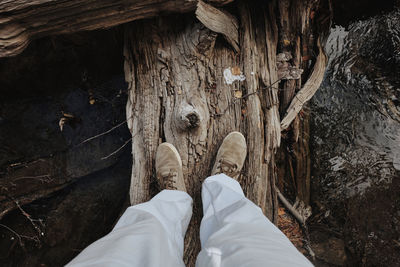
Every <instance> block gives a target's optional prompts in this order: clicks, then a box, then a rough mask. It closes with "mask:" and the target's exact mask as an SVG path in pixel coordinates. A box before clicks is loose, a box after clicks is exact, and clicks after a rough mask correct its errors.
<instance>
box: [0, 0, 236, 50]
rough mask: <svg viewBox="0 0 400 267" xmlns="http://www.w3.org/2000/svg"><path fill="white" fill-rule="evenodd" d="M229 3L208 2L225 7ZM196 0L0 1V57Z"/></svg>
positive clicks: (184, 7) (185, 7) (184, 8)
mask: <svg viewBox="0 0 400 267" xmlns="http://www.w3.org/2000/svg"><path fill="white" fill-rule="evenodd" d="M231 1H232V0H210V1H209V2H210V3H213V4H218V5H222V4H226V3H229V2H231ZM195 8H196V1H192V0H178V1H166V0H163V1H156V0H145V1H143V0H117V1H115V0H99V1H91V0H83V1H82V0H71V1H63V0H33V1H32V0H20V1H14V0H2V1H0V36H1V39H0V57H4V56H12V55H16V54H18V53H20V52H21V51H22V50H24V49H25V48H26V46H27V45H28V44H29V42H30V40H32V39H35V38H40V37H43V36H47V35H54V34H62V33H72V32H77V31H84V30H95V29H101V28H108V27H112V26H116V25H119V24H122V23H126V22H129V21H133V20H137V19H144V18H150V17H155V16H157V15H160V14H166V13H184V12H189V11H192V10H194V9H195Z"/></svg>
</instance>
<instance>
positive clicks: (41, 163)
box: [0, 28, 131, 266]
mask: <svg viewBox="0 0 400 267" xmlns="http://www.w3.org/2000/svg"><path fill="white" fill-rule="evenodd" d="M122 43H123V42H122V36H121V34H120V33H119V29H118V28H117V29H114V30H108V31H98V32H90V33H82V34H74V35H68V36H58V37H51V38H46V39H41V40H37V41H36V42H33V43H32V44H31V45H30V46H29V48H28V49H27V50H26V51H24V52H23V53H22V54H21V55H19V56H17V57H14V58H7V59H0V77H1V78H0V93H1V95H2V97H1V99H0V118H1V119H0V204H1V209H0V219H1V217H3V216H4V215H5V214H7V213H8V214H7V215H5V216H4V218H3V219H2V220H1V221H0V224H1V225H0V236H1V238H0V240H1V241H0V254H1V255H2V257H1V259H0V265H1V266H62V265H64V264H66V263H67V262H68V261H69V260H70V259H71V258H72V257H74V256H75V255H76V254H77V253H79V251H80V250H82V249H83V248H84V247H85V246H87V245H88V244H89V243H91V242H93V241H94V240H96V239H98V238H99V237H101V236H103V235H104V234H106V233H107V232H108V231H110V230H111V229H112V226H113V224H114V223H115V220H116V219H117V217H118V215H119V214H120V212H121V211H122V209H123V203H124V201H125V199H126V197H127V195H128V190H129V181H130V168H131V156H130V153H129V152H130V149H129V147H130V146H129V145H128V146H126V147H124V149H122V150H121V151H120V152H119V153H116V154H115V155H114V154H113V155H112V156H110V157H107V156H108V155H110V154H112V153H113V152H114V151H116V150H117V149H118V148H120V147H121V146H122V145H123V144H124V143H125V142H126V141H127V140H129V139H130V138H131V135H130V133H129V131H128V129H127V127H126V125H125V124H123V123H122V124H121V126H120V127H117V128H116V129H114V130H113V131H111V132H110V133H107V134H105V135H102V136H99V137H97V138H94V139H93V140H90V141H88V142H85V143H82V142H83V141H84V140H86V139H88V138H90V137H92V136H95V135H98V134H100V133H103V132H105V131H107V130H109V129H111V128H113V127H114V126H116V125H118V124H119V123H121V122H124V121H125V120H126V117H125V105H126V88H127V86H126V83H125V81H124V73H123V56H122ZM62 118H64V119H65V123H64V125H63V130H62V131H61V130H60V125H59V124H60V120H61V119H62ZM16 203H18V204H19V206H20V208H21V209H20V208H18V205H17V204H16ZM12 209H14V211H12V212H10V210H12ZM25 212H26V213H25ZM27 214H29V216H28V215H27ZM27 216H28V217H29V218H31V219H32V220H33V221H32V222H33V224H32V223H31V221H30V220H29V218H28V217H27ZM13 231H15V233H14V232H13ZM16 233H18V235H17V234H16Z"/></svg>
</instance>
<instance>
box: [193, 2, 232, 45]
mask: <svg viewBox="0 0 400 267" xmlns="http://www.w3.org/2000/svg"><path fill="white" fill-rule="evenodd" d="M196 17H197V18H198V19H199V20H200V21H201V22H202V23H203V24H204V26H206V27H207V28H209V29H210V30H212V31H214V32H217V33H221V34H222V35H223V36H224V37H225V39H226V40H227V41H228V42H229V43H230V44H231V45H232V47H233V48H234V49H235V51H236V52H239V29H238V28H239V23H238V21H237V19H236V18H235V17H234V16H232V15H231V14H229V13H228V12H226V11H222V10H219V9H217V8H215V7H213V6H211V5H208V4H206V3H204V2H203V1H199V2H198V4H197V9H196Z"/></svg>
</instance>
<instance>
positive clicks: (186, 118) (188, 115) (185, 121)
mask: <svg viewBox="0 0 400 267" xmlns="http://www.w3.org/2000/svg"><path fill="white" fill-rule="evenodd" d="M177 115H178V116H177V117H176V125H177V127H178V128H179V129H180V130H182V131H189V130H192V129H195V128H197V127H199V125H200V122H201V116H200V114H199V112H198V111H197V110H196V109H195V108H194V107H193V106H191V105H186V106H184V107H182V108H181V109H180V111H179V113H178V114H177Z"/></svg>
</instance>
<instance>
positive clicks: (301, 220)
mask: <svg viewBox="0 0 400 267" xmlns="http://www.w3.org/2000/svg"><path fill="white" fill-rule="evenodd" d="M275 191H276V193H277V194H278V198H279V200H280V201H281V202H282V204H283V205H284V206H285V207H286V209H287V210H288V211H289V212H290V213H291V214H292V215H293V216H294V217H295V218H296V219H297V220H298V221H299V223H300V227H301V228H302V229H303V231H304V234H305V236H306V238H305V239H304V242H305V245H304V247H305V249H307V251H308V253H309V254H310V256H311V257H312V258H313V260H315V253H314V251H313V250H312V249H311V245H310V234H309V232H308V227H307V224H306V218H304V216H303V215H301V214H300V213H299V212H298V211H297V210H296V209H295V208H294V207H293V206H292V205H291V204H290V203H289V201H288V200H287V199H286V198H285V196H284V195H283V194H282V193H281V192H280V191H279V189H278V188H277V187H275Z"/></svg>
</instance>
